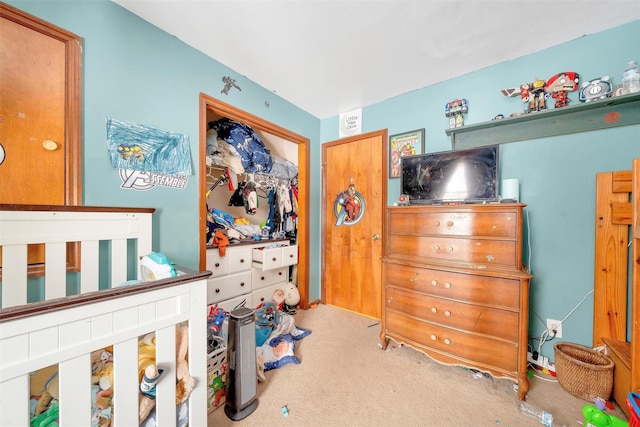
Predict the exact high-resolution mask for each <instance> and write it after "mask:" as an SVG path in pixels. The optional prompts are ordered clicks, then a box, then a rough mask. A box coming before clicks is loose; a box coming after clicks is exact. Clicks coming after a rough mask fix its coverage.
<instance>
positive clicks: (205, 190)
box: [198, 93, 309, 309]
mask: <svg viewBox="0 0 640 427" xmlns="http://www.w3.org/2000/svg"><path fill="white" fill-rule="evenodd" d="M227 119H228V120H230V121H231V122H236V123H238V124H241V125H245V126H246V127H248V129H251V130H253V131H254V132H255V134H256V135H257V137H258V138H259V139H260V140H261V141H262V142H263V143H264V146H265V147H266V148H267V149H268V150H269V152H270V154H271V157H272V160H273V162H274V163H277V165H278V166H279V172H276V170H275V169H273V173H264V172H263V171H260V170H258V171H254V172H249V171H246V172H243V173H239V174H238V173H234V171H233V168H232V167H229V162H228V161H227V160H223V161H222V162H221V161H220V160H221V158H220V156H214V155H210V153H211V151H212V150H211V147H209V149H208V148H207V141H208V138H207V131H208V130H209V127H210V126H209V124H210V123H212V122H213V123H217V124H221V123H225V121H226V120H227ZM199 128H200V136H199V138H200V147H199V154H200V156H199V158H200V159H201V160H200V164H199V165H198V167H199V172H200V181H199V189H200V191H199V194H200V205H199V212H200V214H199V236H200V263H199V264H200V267H199V268H200V269H201V270H205V269H206V251H207V245H208V243H209V242H210V237H211V236H210V233H209V234H208V233H207V231H208V227H207V214H208V213H209V212H210V209H212V208H213V207H216V208H218V209H222V210H224V211H225V213H228V214H230V215H231V216H232V217H234V218H245V219H246V220H248V222H249V223H250V224H249V227H253V226H260V228H262V226H263V225H265V223H266V222H267V221H268V218H269V214H270V203H269V195H270V192H271V190H273V191H274V193H272V194H271V195H272V196H273V195H274V194H275V193H276V192H277V191H278V190H280V191H281V192H282V193H283V194H284V191H288V190H291V189H294V191H295V194H296V196H297V197H296V200H295V202H296V204H297V207H296V215H295V219H296V221H295V222H296V227H295V228H294V229H292V227H291V220H290V219H289V221H281V222H277V223H276V225H275V226H273V222H272V223H271V224H272V226H273V228H274V230H270V229H269V230H270V232H271V233H272V236H273V237H278V238H282V239H288V240H289V241H290V242H291V243H292V244H296V245H297V246H298V264H297V266H296V267H295V268H292V270H291V272H290V274H291V277H290V279H291V281H292V282H293V283H295V284H296V285H297V287H298V292H299V293H300V302H299V304H298V306H299V308H301V309H306V308H308V305H309V285H308V278H309V272H308V260H309V249H308V237H309V227H308V206H309V183H308V176H309V139H308V138H305V137H303V136H301V135H298V134H295V133H293V132H291V131H289V130H287V129H284V128H282V127H280V126H278V125H275V124H273V123H271V122H268V121H266V120H264V119H261V118H259V117H257V116H254V115H252V114H250V113H247V112H245V111H242V110H240V109H238V108H236V107H233V106H231V105H229V104H226V103H224V102H222V101H219V100H217V99H215V98H212V97H210V96H208V95H206V94H203V93H201V94H200V117H199ZM218 129H219V128H218ZM214 135H215V133H214ZM209 136H210V137H209V141H210V143H211V132H209ZM222 145H224V144H222ZM228 158H230V157H225V159H228ZM233 161H234V162H235V161H239V159H237V158H233ZM294 167H295V168H296V169H297V175H296V176H295V177H293V176H292V175H293V174H294V173H295V172H292V171H293V168H294ZM283 168H284V169H283ZM241 169H242V168H240V170H241ZM236 170H237V168H236ZM247 183H251V185H252V189H253V185H255V187H256V188H255V192H254V193H255V201H256V202H257V206H254V204H253V201H254V199H253V197H252V198H251V201H252V203H251V206H250V207H249V206H247V205H246V204H245V203H243V202H242V201H241V200H236V201H235V203H233V196H234V194H235V195H236V196H237V195H238V194H239V192H238V191H237V189H238V187H242V186H244V185H245V184H247ZM252 196H253V195H252ZM229 203H232V206H229ZM249 209H251V211H250V210H249ZM276 219H277V220H278V215H276ZM254 228H255V227H254ZM266 231H268V230H265V232H266Z"/></svg>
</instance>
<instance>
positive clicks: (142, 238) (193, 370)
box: [0, 205, 211, 427]
mask: <svg viewBox="0 0 640 427" xmlns="http://www.w3.org/2000/svg"><path fill="white" fill-rule="evenodd" d="M152 214H153V209H140V208H134V209H127V208H102V207H66V206H55V207H52V206H25V205H0V246H1V250H2V257H1V260H2V268H1V274H2V276H1V277H0V282H1V283H2V294H1V295H2V306H1V308H0V426H7V427H13V426H28V425H29V405H30V403H29V400H30V391H29V380H30V373H31V372H34V371H36V370H38V369H40V368H44V367H47V366H50V365H54V364H57V365H58V376H59V422H60V426H62V427H65V426H67V427H68V426H90V425H91V416H92V413H91V396H90V386H91V384H90V376H91V367H90V365H91V363H90V354H91V352H92V351H95V350H98V349H100V348H104V347H106V346H113V378H114V382H113V420H112V425H115V426H118V427H122V426H133V425H138V390H139V383H138V370H139V367H138V340H139V337H140V336H143V335H145V334H148V333H150V332H155V336H156V364H157V365H158V367H160V368H162V369H164V370H165V372H164V373H163V377H169V378H174V379H175V375H176V367H175V365H176V360H175V359H176V355H175V353H176V332H175V331H176V325H177V324H180V323H182V322H188V326H189V349H188V362H189V373H190V375H191V377H193V378H194V379H195V387H194V389H193V390H192V391H191V393H190V395H189V400H188V412H189V424H190V425H191V426H206V424H207V384H206V377H207V340H206V318H207V313H206V279H207V277H208V276H209V275H210V274H211V273H209V272H194V271H188V270H186V269H182V268H178V270H179V274H178V277H175V278H170V279H162V280H157V281H153V282H144V283H140V284H134V285H127V286H118V285H120V284H122V283H123V282H126V281H127V280H128V279H131V278H129V277H127V274H128V273H127V272H129V274H130V273H131V271H132V269H134V270H135V271H136V272H138V271H139V266H137V265H134V266H133V267H132V266H131V261H130V260H131V259H134V262H136V261H135V260H137V261H138V262H139V259H140V257H141V256H143V255H146V254H148V253H149V252H150V251H151V250H152V247H151V235H152ZM105 241H106V242H109V243H107V244H106V246H105V243H103V242H105ZM132 241H133V242H132ZM67 242H79V243H72V244H71V245H72V250H71V253H74V250H75V253H76V254H77V255H76V256H71V257H68V256H67V252H68V250H67V247H68V244H67ZM101 242H102V243H101ZM30 244H44V248H45V249H44V254H45V257H44V263H43V264H42V263H40V264H39V265H40V267H39V269H38V268H37V267H36V268H35V270H34V268H33V265H31V266H28V264H30V263H33V260H31V261H28V245H30ZM132 246H134V247H135V248H136V249H135V250H134V252H136V253H134V254H133V255H132V254H131V253H130V252H131V250H130V248H131V247H132ZM105 247H106V252H107V257H106V258H107V261H105V255H104V252H105ZM74 248H75V249H74ZM128 248H129V249H128ZM67 258H71V259H70V260H69V259H67ZM76 261H77V262H76ZM105 265H106V267H105ZM104 268H107V269H108V270H109V271H108V272H105V271H103V270H104ZM74 274H75V275H76V277H79V279H75V281H76V282H79V293H77V294H75V295H67V292H68V291H67V288H68V285H67V281H68V277H69V276H70V275H74ZM105 274H106V275H107V276H106V277H107V278H109V276H110V285H108V286H106V287H105V286H103V287H105V288H106V289H102V290H99V288H98V284H99V281H100V277H104V276H105ZM30 275H31V276H34V275H36V276H42V275H44V277H43V278H42V277H40V279H31V280H29V279H28V277H29V276H30ZM33 280H40V281H43V282H44V299H43V300H42V301H35V302H29V301H28V300H27V294H28V287H29V286H28V285H29V282H33ZM102 282H103V283H104V278H103V279H102ZM31 286H33V283H31ZM40 286H41V284H40ZM156 419H157V425H158V426H174V425H176V383H175V381H171V380H161V381H159V382H158V385H157V397H156Z"/></svg>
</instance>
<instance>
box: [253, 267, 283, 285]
mask: <svg viewBox="0 0 640 427" xmlns="http://www.w3.org/2000/svg"><path fill="white" fill-rule="evenodd" d="M288 270H289V268H288V267H284V268H279V269H277V270H267V271H262V270H258V269H255V268H254V269H253V270H251V275H252V276H253V277H252V284H253V290H254V291H255V290H256V289H260V288H264V287H265V286H269V285H275V284H276V283H286V282H287V281H288V280H289V277H288V276H289V275H288V274H287V273H288Z"/></svg>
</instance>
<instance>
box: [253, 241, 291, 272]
mask: <svg viewBox="0 0 640 427" xmlns="http://www.w3.org/2000/svg"><path fill="white" fill-rule="evenodd" d="M297 263H298V245H290V246H289V245H287V246H281V247H277V248H268V249H267V248H255V249H254V250H253V267H254V268H259V269H261V270H264V271H266V270H272V269H274V268H280V267H286V266H289V265H295V264H297Z"/></svg>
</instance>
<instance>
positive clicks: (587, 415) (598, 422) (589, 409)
mask: <svg viewBox="0 0 640 427" xmlns="http://www.w3.org/2000/svg"><path fill="white" fill-rule="evenodd" d="M582 415H584V427H629V423H628V422H626V421H623V420H621V419H620V418H618V417H615V416H613V415H609V414H606V413H605V412H604V411H603V410H601V409H598V408H597V407H596V406H595V405H584V406H583V407H582Z"/></svg>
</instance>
